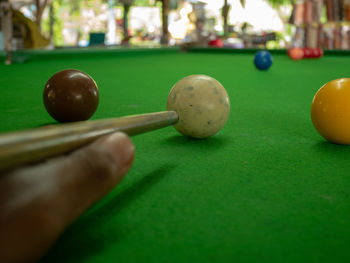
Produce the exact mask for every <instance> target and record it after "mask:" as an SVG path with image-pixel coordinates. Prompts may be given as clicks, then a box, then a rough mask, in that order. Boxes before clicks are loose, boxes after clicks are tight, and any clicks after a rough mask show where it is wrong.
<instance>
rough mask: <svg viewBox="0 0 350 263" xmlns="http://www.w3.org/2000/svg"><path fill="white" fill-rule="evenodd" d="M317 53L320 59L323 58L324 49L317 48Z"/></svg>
mask: <svg viewBox="0 0 350 263" xmlns="http://www.w3.org/2000/svg"><path fill="white" fill-rule="evenodd" d="M317 53H318V58H320V57H322V56H323V49H322V48H317Z"/></svg>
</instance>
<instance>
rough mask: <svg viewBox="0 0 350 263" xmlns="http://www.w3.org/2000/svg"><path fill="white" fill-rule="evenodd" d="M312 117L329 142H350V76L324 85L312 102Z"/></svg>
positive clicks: (317, 128) (315, 125) (314, 123)
mask: <svg viewBox="0 0 350 263" xmlns="http://www.w3.org/2000/svg"><path fill="white" fill-rule="evenodd" d="M311 119H312V123H313V125H314V127H315V128H316V130H317V131H318V133H319V134H320V135H321V136H323V137H324V138H325V139H326V140H328V141H329V142H333V143H337V144H350V78H342V79H336V80H333V81H330V82H328V83H326V84H325V85H323V86H322V87H321V88H320V89H319V90H318V91H317V93H316V95H315V96H314V98H313V100H312V103H311Z"/></svg>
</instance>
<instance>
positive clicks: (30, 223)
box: [0, 133, 134, 262]
mask: <svg viewBox="0 0 350 263" xmlns="http://www.w3.org/2000/svg"><path fill="white" fill-rule="evenodd" d="M133 158H134V146H133V144H132V142H131V140H130V139H129V138H128V137H127V136H126V135H124V134H121V133H116V134H113V135H110V136H108V137H104V138H101V139H100V140H98V141H96V142H94V143H92V144H91V145H89V146H87V147H85V148H82V149H80V150H78V151H76V152H74V153H72V154H70V155H68V156H64V157H60V158H55V159H52V160H49V161H48V162H46V163H44V164H40V165H36V166H33V167H31V168H23V169H19V170H17V171H14V172H12V173H11V174H7V175H4V176H2V177H1V178H0V252H1V253H0V261H2V260H1V259H5V260H4V261H2V262H6V259H14V260H13V262H16V261H17V262H22V261H24V260H23V259H26V260H25V261H28V262H30V261H31V260H36V259H37V258H39V257H40V255H42V254H43V253H44V252H45V251H47V249H48V248H49V247H50V246H51V245H52V244H53V242H54V241H55V240H56V239H57V238H58V236H59V235H60V234H61V233H62V231H63V230H64V229H65V228H66V227H67V226H68V225H69V224H70V223H71V222H72V221H73V220H74V219H75V218H77V217H78V216H79V215H80V214H81V213H82V212H83V211H84V210H85V209H87V208H88V207H89V206H90V205H92V204H93V203H94V202H96V201H97V200H98V199H100V198H101V197H103V196H104V195H105V194H106V193H107V192H108V191H109V190H111V189H112V188H113V187H115V185H117V184H118V182H119V181H120V180H121V179H122V178H123V176H124V175H125V173H126V172H127V171H128V170H129V169H130V167H131V165H132V162H133ZM7 261H8V260H7ZM11 261H12V260H11Z"/></svg>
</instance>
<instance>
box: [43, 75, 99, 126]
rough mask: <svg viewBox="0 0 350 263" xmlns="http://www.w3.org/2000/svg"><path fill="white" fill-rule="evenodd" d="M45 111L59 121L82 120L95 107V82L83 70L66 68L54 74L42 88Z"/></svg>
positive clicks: (92, 111)
mask: <svg viewBox="0 0 350 263" xmlns="http://www.w3.org/2000/svg"><path fill="white" fill-rule="evenodd" d="M43 99H44V105H45V108H46V110H47V112H48V113H49V114H50V115H51V116H52V118H54V119H55V120H56V121H59V122H72V121H84V120H87V119H89V118H90V117H91V116H92V115H93V114H94V112H95V111H96V109H97V106H98V102H99V92H98V88H97V85H96V82H95V81H94V80H93V79H92V78H91V77H90V76H89V75H88V74H86V73H85V72H82V71H80V70H75V69H66V70H63V71H60V72H57V73H56V74H54V75H53V76H52V77H51V78H50V79H49V80H48V81H47V83H46V85H45V88H44V94H43Z"/></svg>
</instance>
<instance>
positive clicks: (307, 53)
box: [303, 47, 312, 58]
mask: <svg viewBox="0 0 350 263" xmlns="http://www.w3.org/2000/svg"><path fill="white" fill-rule="evenodd" d="M303 51H304V58H311V57H312V51H311V48H308V47H305V48H303Z"/></svg>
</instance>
